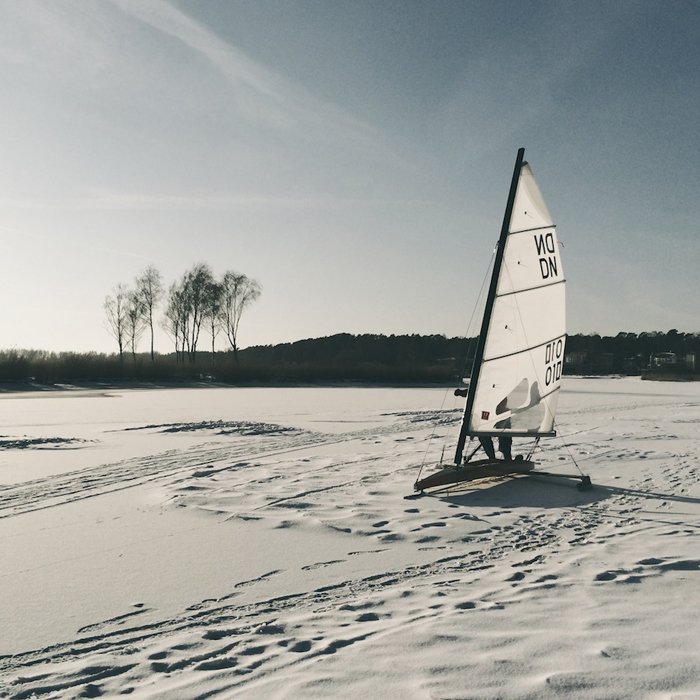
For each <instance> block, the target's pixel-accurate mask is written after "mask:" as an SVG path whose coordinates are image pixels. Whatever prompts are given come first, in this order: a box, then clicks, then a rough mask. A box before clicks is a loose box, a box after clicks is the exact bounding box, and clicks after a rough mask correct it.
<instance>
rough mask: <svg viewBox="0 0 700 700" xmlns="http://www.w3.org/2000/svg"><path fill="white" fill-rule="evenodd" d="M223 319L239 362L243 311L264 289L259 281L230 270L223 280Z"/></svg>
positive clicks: (235, 356)
mask: <svg viewBox="0 0 700 700" xmlns="http://www.w3.org/2000/svg"><path fill="white" fill-rule="evenodd" d="M222 288H223V291H222V312H221V313H222V319H223V325H224V330H225V332H226V337H227V338H228V342H229V344H230V346H231V350H233V356H234V358H235V360H236V362H238V327H239V325H240V322H241V316H242V315H243V312H244V311H245V310H246V308H248V306H250V304H252V303H253V302H254V301H255V300H256V299H257V298H258V297H259V296H260V293H261V291H262V287H261V285H260V283H259V282H257V281H256V280H254V279H251V278H250V277H247V276H246V275H243V274H240V273H238V272H234V271H233V270H230V271H229V272H227V273H225V274H224V277H223V280H222Z"/></svg>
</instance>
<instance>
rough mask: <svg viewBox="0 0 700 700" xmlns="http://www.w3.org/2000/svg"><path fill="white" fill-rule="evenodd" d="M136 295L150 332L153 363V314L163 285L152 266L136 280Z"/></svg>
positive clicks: (153, 359)
mask: <svg viewBox="0 0 700 700" xmlns="http://www.w3.org/2000/svg"><path fill="white" fill-rule="evenodd" d="M136 294H137V295H138V297H139V300H140V303H141V316H142V318H143V320H144V321H145V323H146V324H147V327H148V328H149V329H150V331H151V362H154V361H155V350H154V348H153V341H154V333H153V313H154V311H155V308H156V306H157V305H158V302H159V301H160V300H161V298H162V296H163V283H162V282H161V277H160V272H158V270H157V269H156V268H155V267H154V266H153V265H149V266H148V267H147V268H146V269H145V270H144V271H143V272H142V273H141V274H140V275H139V276H138V277H137V278H136Z"/></svg>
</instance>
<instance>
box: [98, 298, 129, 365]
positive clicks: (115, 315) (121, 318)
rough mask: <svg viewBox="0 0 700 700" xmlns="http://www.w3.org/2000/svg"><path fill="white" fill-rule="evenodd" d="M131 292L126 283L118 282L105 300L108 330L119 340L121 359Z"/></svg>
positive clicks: (122, 357)
mask: <svg viewBox="0 0 700 700" xmlns="http://www.w3.org/2000/svg"><path fill="white" fill-rule="evenodd" d="M128 295H129V292H128V290H127V288H126V286H125V285H123V284H118V285H117V286H116V287H115V288H114V290H113V292H112V294H108V295H107V296H106V297H105V301H104V310H105V314H106V315H107V330H108V331H109V333H110V335H111V336H112V337H113V338H114V339H115V340H116V341H117V347H118V348H119V359H120V360H123V359H124V344H125V342H126V338H127V305H128Z"/></svg>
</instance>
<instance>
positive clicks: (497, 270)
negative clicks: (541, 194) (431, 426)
mask: <svg viewBox="0 0 700 700" xmlns="http://www.w3.org/2000/svg"><path fill="white" fill-rule="evenodd" d="M524 156H525V149H524V148H519V149H518V155H517V156H516V158H515V168H514V169H513V179H512V180H511V181H510V192H509V193H508V203H507V204H506V211H505V214H504V215H503V226H501V236H500V238H499V239H498V246H497V248H496V259H495V261H494V263H493V272H492V273H491V284H490V285H489V295H488V297H487V298H486V308H485V309H484V318H483V320H482V322H481V332H480V333H479V341H478V343H477V346H476V355H475V356H474V364H473V366H472V373H471V377H470V378H469V393H468V395H467V405H466V407H465V409H464V416H463V418H462V427H461V429H460V431H459V440H458V441H457V450H456V452H455V464H457V465H458V464H461V462H462V455H463V453H464V445H465V443H466V442H467V432H468V430H469V416H470V415H471V412H472V408H473V406H474V394H475V393H476V385H477V382H478V381H479V372H480V370H481V361H482V360H483V359H484V346H485V345H486V333H487V331H488V328H489V324H490V323H491V312H492V311H493V303H494V301H495V299H496V289H497V288H498V277H499V276H500V274H501V264H502V263H503V251H504V250H505V247H506V238H508V229H509V228H510V217H511V215H512V213H513V203H514V202H515V193H516V192H517V189H518V179H519V177H520V169H521V168H522V166H523V157H524Z"/></svg>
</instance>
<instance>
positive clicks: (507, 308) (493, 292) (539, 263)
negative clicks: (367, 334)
mask: <svg viewBox="0 0 700 700" xmlns="http://www.w3.org/2000/svg"><path fill="white" fill-rule="evenodd" d="M523 156H524V149H520V151H518V157H517V159H516V165H515V169H514V172H513V179H512V181H511V187H510V192H509V197H508V203H507V205H506V212H505V215H504V221H503V226H502V228H501V237H500V238H499V242H498V248H497V255H496V261H495V264H494V269H493V272H492V278H491V285H490V287H489V297H488V299H487V305H486V310H485V314H484V319H483V322H482V327H481V333H480V336H479V344H478V346H477V353H476V358H475V361H474V367H473V369H472V375H471V381H470V385H469V393H468V396H467V405H466V408H465V413H464V418H463V421H462V429H461V431H460V441H459V443H458V447H457V453H456V456H455V462H456V463H459V462H460V461H461V456H462V450H463V446H464V441H465V439H466V437H467V436H485V435H490V436H503V435H510V436H523V435H528V436H545V435H546V436H549V435H553V434H554V418H555V414H556V404H557V398H558V393H559V391H558V390H559V387H560V383H561V375H562V370H563V365H564V347H565V342H566V312H565V287H566V284H565V282H566V280H565V277H564V271H563V267H562V262H561V256H560V251H559V242H558V238H557V230H556V226H555V224H554V221H553V220H552V217H551V214H550V213H549V210H548V208H547V205H546V204H545V202H544V199H543V197H542V194H541V192H540V190H539V187H538V186H537V183H536V181H535V178H534V175H533V174H532V170H531V168H530V166H529V165H528V164H527V163H525V162H524V160H523Z"/></svg>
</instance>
